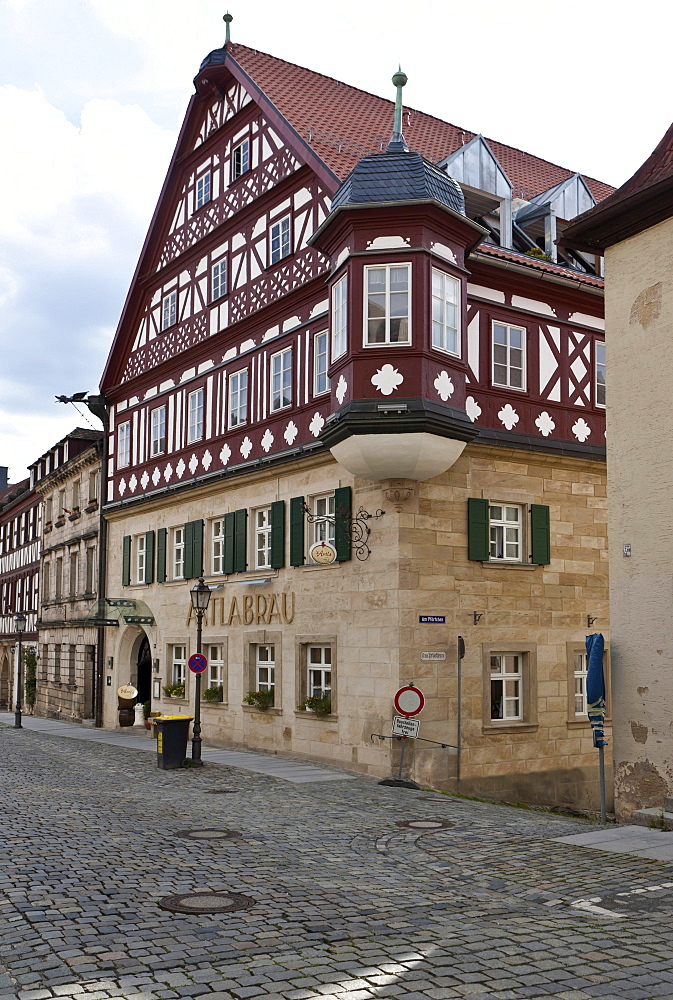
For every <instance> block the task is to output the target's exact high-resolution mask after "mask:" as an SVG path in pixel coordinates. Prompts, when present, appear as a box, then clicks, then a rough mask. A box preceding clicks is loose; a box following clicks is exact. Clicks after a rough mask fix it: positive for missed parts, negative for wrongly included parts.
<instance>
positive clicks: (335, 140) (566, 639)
mask: <svg viewBox="0 0 673 1000" xmlns="http://www.w3.org/2000/svg"><path fill="white" fill-rule="evenodd" d="M394 81H395V84H396V86H397V87H398V100H397V106H396V108H395V106H394V105H393V104H392V103H391V102H389V101H386V100H383V99H381V98H378V97H374V96H372V95H371V94H367V93H364V92H363V91H360V90H357V89H356V88H354V87H350V86H348V85H346V84H343V83H340V82H339V81H336V80H333V79H330V78H328V77H325V76H322V75H321V74H319V73H315V72H313V71H311V70H308V69H304V68H302V67H299V66H295V65H293V64H291V63H288V62H286V61H284V60H282V59H278V58H275V57H273V56H270V55H266V54H264V53H261V52H258V51H257V50H253V49H251V48H247V47H246V46H243V45H237V44H236V45H234V44H231V42H227V44H226V45H225V47H224V48H222V49H217V50H215V51H214V52H212V53H210V55H209V56H208V57H207V58H206V59H205V60H204V62H203V64H202V66H201V69H200V71H199V73H198V74H197V76H196V78H195V93H194V96H193V97H192V99H191V101H190V104H189V107H188V110H187V114H186V117H185V121H184V124H183V127H182V130H181V132H180V136H179V139H178V142H177V146H176V149H175V153H174V157H173V160H172V162H171V165H170V168H169V171H168V175H167V178H166V181H165V184H164V187H163V189H162V192H161V195H160V198H159V203H158V205H157V209H156V212H155V215H154V218H153V221H152V224H151V227H150V230H149V232H148V235H147V239H146V242H145V245H144V248H143V251H142V254H141V258H140V260H139V263H138V267H137V271H136V275H135V277H134V279H133V283H132V286H131V289H130V291H129V295H128V297H127V300H126V304H125V307H124V311H123V314H122V317H121V320H120V323H119V327H118V330H117V334H116V337H115V340H114V343H113V346H112V349H111V353H110V356H109V359H108V363H107V366H106V370H105V373H104V376H103V379H102V383H101V390H102V392H103V393H104V395H105V397H106V399H107V400H108V403H109V407H110V434H109V454H110V461H109V467H108V475H107V490H106V495H105V509H104V513H105V517H106V520H107V522H108V532H109V547H108V575H107V580H106V594H107V598H106V608H107V610H106V612H105V615H106V616H107V620H108V622H109V623H110V624H108V626H107V631H106V643H107V645H106V651H105V652H106V656H105V661H106V665H107V673H106V686H105V688H104V691H105V695H106V698H105V705H104V713H105V716H104V717H105V724H106V725H107V726H115V725H117V724H118V712H117V702H116V697H115V691H116V688H117V686H118V685H120V684H122V683H126V682H128V681H129V680H130V681H132V682H133V683H134V684H135V685H136V686H137V688H138V690H139V698H140V699H141V700H142V699H144V698H145V697H146V695H147V694H148V693H149V694H150V695H151V700H152V707H153V709H163V710H168V711H171V712H176V711H178V712H189V711H190V710H191V708H192V706H193V699H194V684H193V678H192V676H191V675H190V672H189V670H188V668H187V660H188V658H189V655H190V654H191V653H193V652H194V651H195V642H196V628H195V622H194V619H193V617H192V616H191V612H190V598H189V591H190V589H191V587H192V586H193V585H194V583H195V581H196V579H197V578H198V577H199V576H201V575H203V576H204V577H205V579H206V581H207V583H208V584H209V585H210V586H211V587H213V588H216V589H214V590H213V592H212V600H211V604H210V609H209V612H208V618H207V621H206V624H205V628H204V652H205V653H206V655H207V657H208V660H209V667H208V672H207V675H206V679H205V684H204V686H205V688H206V698H205V700H204V702H203V724H204V735H205V736H206V737H208V738H210V739H214V740H217V741H221V742H223V743H227V744H235V745H241V746H250V747H260V748H265V749H268V750H272V751H277V752H279V753H283V752H287V753H292V754H295V755H301V756H305V757H307V758H311V759H315V760H323V761H330V762H333V763H335V764H339V765H345V766H349V767H352V768H354V769H359V770H363V771H367V772H369V773H372V774H375V775H380V776H385V775H388V774H389V773H390V771H391V767H392V766H393V764H394V763H395V762H396V755H397V752H398V746H397V745H395V746H394V747H391V743H390V741H389V740H388V741H378V740H376V739H375V740H373V741H372V736H373V735H374V734H381V735H389V734H390V725H391V718H392V715H393V709H392V698H393V695H394V693H395V691H396V689H397V688H398V687H400V686H401V685H403V684H406V683H408V682H413V683H414V684H416V685H417V686H418V687H420V688H421V689H422V691H423V692H424V694H425V697H426V706H425V709H424V711H423V713H422V715H421V716H420V719H421V734H420V735H421V736H422V737H424V738H426V739H428V740H435V741H439V742H440V743H441V742H443V743H448V744H452V745H454V746H458V745H459V746H460V755H459V756H458V755H456V754H449V753H448V752H447V750H445V749H442V748H441V747H438V746H436V745H434V744H433V743H424V742H417V743H415V744H414V745H413V752H410V753H409V754H408V755H407V757H406V762H407V765H408V770H409V773H410V774H411V775H412V776H413V777H414V778H416V779H417V780H419V781H422V782H423V783H427V784H432V785H434V786H436V787H440V788H447V789H451V788H454V789H455V788H458V787H460V788H461V789H463V790H464V791H466V792H467V791H473V792H479V793H483V794H488V795H493V796H496V797H503V798H517V799H523V800H526V801H533V802H546V803H550V802H554V803H558V804H568V805H580V806H593V805H595V804H596V803H597V759H596V751H595V750H594V749H593V747H592V739H591V732H590V727H589V724H588V721H587V718H586V702H585V688H584V681H585V675H586V662H585V657H584V638H585V635H586V634H587V631H589V632H592V631H595V630H596V628H599V629H600V630H601V631H602V632H603V633H604V634H605V635H606V636H607V635H608V601H607V597H608V590H607V588H608V578H607V535H606V519H607V515H606V497H605V461H604V459H605V440H604V427H605V421H604V412H605V344H604V341H605V336H604V323H603V298H602V296H603V279H602V277H601V268H602V261H601V259H600V256H598V255H596V254H594V253H585V252H579V251H576V250H567V251H565V250H562V251H559V250H558V248H557V245H556V243H555V240H556V239H557V238H558V237H559V236H561V235H562V233H563V231H564V228H565V227H566V225H567V224H568V222H569V221H570V220H572V218H574V217H575V216H576V215H578V214H579V213H580V212H582V211H584V210H585V209H587V208H589V207H590V206H592V205H594V204H596V203H597V202H599V201H601V200H602V199H603V198H605V197H606V196H607V195H609V194H610V193H611V192H612V190H613V189H612V188H610V187H608V186H607V185H605V184H602V183H601V182H599V181H596V180H594V179H592V178H589V177H583V176H581V175H580V174H577V173H574V172H573V171H571V170H566V169H563V168H561V167H558V166H555V165H554V164H551V163H548V162H546V161H544V160H542V159H540V158H538V157H535V156H532V155H529V154H527V153H524V152H521V151H520V150H516V149H514V148H512V147H509V146H507V145H505V144H503V143H501V142H495V141H491V140H486V139H485V138H484V137H483V136H481V135H475V134H474V133H470V132H466V131H464V130H462V129H460V128H457V127H455V126H453V125H451V124H449V123H447V122H444V121H441V120H439V119H436V118H433V117H431V116H429V115H426V114H423V113H422V112H419V111H415V110H413V109H412V108H407V107H402V99H401V94H402V89H401V88H402V86H403V84H404V82H405V78H404V75H403V74H401V73H400V74H395V78H394ZM394 119H395V120H394ZM391 133H393V135H392V139H391ZM459 636H462V637H463V638H464V641H465V646H466V651H465V657H464V660H463V662H462V687H461V688H460V689H459V684H458V664H457V650H458V637H459ZM459 709H460V711H459ZM459 718H460V726H459Z"/></svg>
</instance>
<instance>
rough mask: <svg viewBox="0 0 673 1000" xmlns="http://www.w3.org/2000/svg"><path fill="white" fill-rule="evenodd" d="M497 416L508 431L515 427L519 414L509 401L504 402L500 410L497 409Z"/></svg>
mask: <svg viewBox="0 0 673 1000" xmlns="http://www.w3.org/2000/svg"><path fill="white" fill-rule="evenodd" d="M498 417H499V419H500V420H501V421H502V423H503V424H504V425H505V427H506V428H507V430H508V431H511V429H512V427H515V426H516V425H517V424H518V423H519V414H518V413H517V412H516V410H515V409H514V407H513V406H512V404H511V403H505V405H504V406H503V408H502V410H499V411H498Z"/></svg>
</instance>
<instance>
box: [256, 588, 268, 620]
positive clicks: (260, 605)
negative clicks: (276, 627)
mask: <svg viewBox="0 0 673 1000" xmlns="http://www.w3.org/2000/svg"><path fill="white" fill-rule="evenodd" d="M256 620H257V624H258V625H266V597H265V596H264V594H258V595H257V614H256Z"/></svg>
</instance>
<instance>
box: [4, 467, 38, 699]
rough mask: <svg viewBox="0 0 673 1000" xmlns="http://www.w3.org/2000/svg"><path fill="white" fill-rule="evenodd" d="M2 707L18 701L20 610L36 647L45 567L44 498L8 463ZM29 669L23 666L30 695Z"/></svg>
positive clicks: (29, 643)
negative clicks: (15, 477) (14, 478)
mask: <svg viewBox="0 0 673 1000" xmlns="http://www.w3.org/2000/svg"><path fill="white" fill-rule="evenodd" d="M0 483H4V484H5V485H4V487H3V488H0V710H5V711H6V710H10V709H11V710H13V709H14V708H15V706H16V696H17V690H18V689H17V685H18V673H17V666H18V645H17V634H16V623H15V621H14V619H15V616H16V615H17V614H19V612H21V613H23V614H25V616H26V626H25V630H24V632H23V648H24V650H26V651H28V650H31V649H35V648H36V643H37V630H36V626H35V621H36V618H37V601H38V583H39V568H40V536H41V534H42V525H41V520H40V498H39V496H37V495H36V493H35V492H34V490H33V489H32V486H31V481H30V479H24V480H22V481H21V482H20V483H16V484H15V485H13V486H10V485H7V469H6V467H4V466H3V467H2V469H0ZM25 680H26V672H25V671H23V681H24V692H23V695H22V698H21V702H22V707H23V708H24V710H25V708H26V699H25Z"/></svg>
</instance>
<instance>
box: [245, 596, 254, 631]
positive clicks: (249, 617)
mask: <svg viewBox="0 0 673 1000" xmlns="http://www.w3.org/2000/svg"><path fill="white" fill-rule="evenodd" d="M254 603H255V598H254V597H253V596H252V594H246V595H245V597H244V598H243V624H244V625H252V623H253V621H254V618H255V612H254V610H253V605H254Z"/></svg>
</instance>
